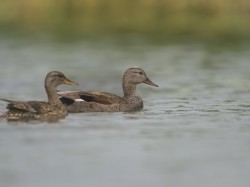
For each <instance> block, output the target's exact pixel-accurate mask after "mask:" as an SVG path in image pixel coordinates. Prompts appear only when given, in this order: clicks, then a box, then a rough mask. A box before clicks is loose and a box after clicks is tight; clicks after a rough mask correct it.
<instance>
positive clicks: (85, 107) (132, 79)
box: [58, 68, 158, 112]
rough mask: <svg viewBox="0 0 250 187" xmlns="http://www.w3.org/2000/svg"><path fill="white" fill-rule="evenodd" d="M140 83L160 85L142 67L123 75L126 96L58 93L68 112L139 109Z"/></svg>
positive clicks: (130, 69)
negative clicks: (138, 91) (138, 89)
mask: <svg viewBox="0 0 250 187" xmlns="http://www.w3.org/2000/svg"><path fill="white" fill-rule="evenodd" d="M140 83H145V84H149V85H151V86H155V87H158V85H156V84H154V83H153V82H152V81H150V80H149V78H148V77H147V76H146V73H145V72H144V71H143V70H142V69H140V68H129V69H128V70H126V71H125V73H124V76H123V92H124V97H120V96H117V95H115V94H112V93H107V92H93V91H88V92H86V91H65V92H58V95H59V97H60V99H61V101H62V103H64V104H65V106H66V108H67V110H68V112H124V111H138V110H141V109H142V108H143V101H142V99H141V97H140V96H139V95H137V94H136V85H137V84H140Z"/></svg>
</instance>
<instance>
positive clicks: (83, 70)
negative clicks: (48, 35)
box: [0, 39, 250, 187]
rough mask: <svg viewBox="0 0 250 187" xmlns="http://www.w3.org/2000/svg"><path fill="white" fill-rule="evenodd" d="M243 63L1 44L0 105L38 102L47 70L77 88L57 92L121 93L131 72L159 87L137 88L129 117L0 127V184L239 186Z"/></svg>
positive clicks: (243, 55) (158, 50)
mask: <svg viewBox="0 0 250 187" xmlns="http://www.w3.org/2000/svg"><path fill="white" fill-rule="evenodd" d="M249 59H250V48H248V47H238V48H237V49H232V48H216V49H215V48H211V47H207V46H205V45H202V44H183V45H180V44H179V45H161V46H155V45H147V44H145V43H140V42H137V43H135V44H126V45H123V44H120V43H117V42H115V41H112V42H110V41H100V42H79V43H71V44H63V43H51V42H46V41H27V40H26V41H17V40H6V39H5V40H3V39H1V41H0V64H1V68H0V85H1V90H0V97H1V98H10V99H16V100H28V99H31V100H45V99H46V95H45V92H44V88H43V80H44V77H45V75H46V74H47V72H48V71H51V70H60V71H63V72H64V73H65V74H66V75H67V76H68V77H69V78H70V79H72V80H74V81H78V82H80V83H81V85H80V87H72V86H61V87H60V89H61V90H97V91H109V92H113V93H116V94H122V92H121V77H122V74H123V72H124V70H125V69H127V68H129V67H131V66H135V65H137V66H139V67H142V68H143V69H144V70H145V71H146V72H147V74H148V76H149V78H150V79H151V80H152V81H154V82H155V83H157V84H159V86H160V87H159V88H151V87H149V86H147V85H140V86H139V87H138V90H139V92H140V94H141V96H142V97H143V99H144V110H143V111H140V112H136V113H113V114H112V113H85V114H74V115H69V116H68V117H67V118H66V119H64V120H61V121H60V122H59V123H52V124H49V123H39V122H32V123H28V124H27V123H7V122H6V121H5V120H1V121H0V145H1V149H0V186H4V187H34V186H36V187H44V186H54V187H64V186H65V187H66V186H81V187H82V186H86V187H103V186H107V187H128V186H130V187H138V186H141V187H152V186H157V187H166V186H174V187H179V186H186V187H195V186H204V187H235V186H237V187H248V186H249V182H250V179H249V173H250V73H249V71H250V62H249ZM5 106H6V103H4V102H1V103H0V111H1V113H2V112H4V111H5Z"/></svg>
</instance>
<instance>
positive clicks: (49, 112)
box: [0, 71, 78, 121]
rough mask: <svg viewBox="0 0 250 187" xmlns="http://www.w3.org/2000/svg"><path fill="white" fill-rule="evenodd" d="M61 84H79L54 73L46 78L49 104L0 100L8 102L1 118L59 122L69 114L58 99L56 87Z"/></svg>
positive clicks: (59, 73) (61, 74)
mask: <svg viewBox="0 0 250 187" xmlns="http://www.w3.org/2000/svg"><path fill="white" fill-rule="evenodd" d="M60 84H71V85H77V84H78V83H75V82H72V81H70V80H68V79H67V78H66V77H65V76H64V74H63V73H61V72H58V71H52V72H50V73H48V74H47V76H46V78H45V89H46V92H47V95H48V102H44V101H26V102H25V101H13V100H7V99H0V100H2V101H5V102H8V105H7V107H6V108H7V109H8V111H6V112H5V113H4V114H3V115H2V116H1V117H3V118H5V119H7V120H11V121H16V120H20V121H28V120H41V121H57V120H59V119H61V118H64V117H65V116H67V114H68V112H67V110H66V108H65V106H64V105H63V104H62V102H61V101H60V100H59V99H58V97H57V93H56V87H57V86H58V85H60Z"/></svg>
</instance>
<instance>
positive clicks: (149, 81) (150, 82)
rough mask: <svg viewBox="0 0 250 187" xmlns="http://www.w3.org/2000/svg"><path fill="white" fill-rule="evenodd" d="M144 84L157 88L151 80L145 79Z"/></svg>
mask: <svg viewBox="0 0 250 187" xmlns="http://www.w3.org/2000/svg"><path fill="white" fill-rule="evenodd" d="M144 83H145V84H148V85H150V86H154V87H159V86H158V85H157V84H155V83H153V82H152V81H151V80H149V78H147V79H146V80H145V81H144Z"/></svg>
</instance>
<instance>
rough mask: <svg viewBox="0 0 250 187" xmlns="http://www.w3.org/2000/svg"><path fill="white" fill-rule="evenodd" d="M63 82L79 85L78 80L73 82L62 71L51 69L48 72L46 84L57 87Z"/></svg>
mask: <svg viewBox="0 0 250 187" xmlns="http://www.w3.org/2000/svg"><path fill="white" fill-rule="evenodd" d="M61 84H68V85H79V84H78V83H77V82H73V81H71V80H69V79H68V78H66V76H65V75H64V74H63V73H62V72H60V71H51V72H49V73H48V74H47V76H46V78H45V85H50V86H52V87H57V86H59V85H61Z"/></svg>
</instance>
